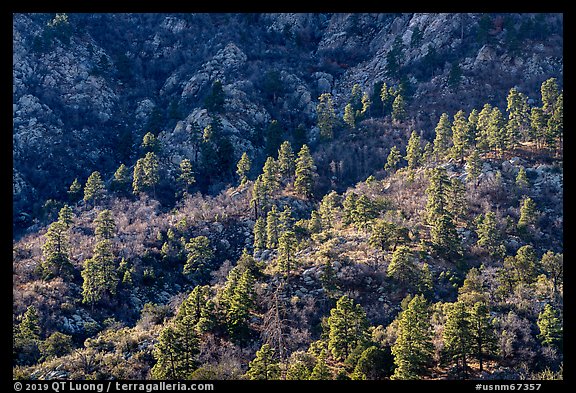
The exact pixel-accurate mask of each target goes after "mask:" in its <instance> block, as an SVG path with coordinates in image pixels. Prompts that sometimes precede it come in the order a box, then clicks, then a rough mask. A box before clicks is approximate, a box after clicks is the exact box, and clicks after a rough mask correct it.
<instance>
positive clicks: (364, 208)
mask: <svg viewBox="0 0 576 393" xmlns="http://www.w3.org/2000/svg"><path fill="white" fill-rule="evenodd" d="M352 214H353V216H352V219H353V222H354V225H355V226H356V227H357V228H358V229H359V230H364V231H365V230H366V229H367V228H368V226H369V224H370V222H371V221H372V220H373V219H374V218H375V217H376V216H377V211H376V209H375V207H374V203H373V202H372V201H371V200H370V199H369V198H368V197H367V196H366V195H360V197H359V198H358V200H356V205H355V206H354V210H353V213H352Z"/></svg>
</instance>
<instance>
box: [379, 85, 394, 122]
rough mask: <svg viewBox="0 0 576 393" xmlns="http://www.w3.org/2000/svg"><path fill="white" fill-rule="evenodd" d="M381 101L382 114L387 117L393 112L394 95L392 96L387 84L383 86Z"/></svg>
mask: <svg viewBox="0 0 576 393" xmlns="http://www.w3.org/2000/svg"><path fill="white" fill-rule="evenodd" d="M380 101H381V102H382V113H383V115H384V116H386V115H387V114H388V113H390V111H391V108H392V101H393V95H392V94H390V90H389V89H388V85H387V84H386V83H383V84H382V88H381V90H380Z"/></svg>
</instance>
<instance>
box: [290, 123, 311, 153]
mask: <svg viewBox="0 0 576 393" xmlns="http://www.w3.org/2000/svg"><path fill="white" fill-rule="evenodd" d="M292 142H293V145H294V146H292V149H293V150H294V151H300V149H302V146H304V145H305V144H307V143H308V137H307V136H306V128H304V125H303V124H299V125H298V127H296V129H295V130H294V133H293V135H292Z"/></svg>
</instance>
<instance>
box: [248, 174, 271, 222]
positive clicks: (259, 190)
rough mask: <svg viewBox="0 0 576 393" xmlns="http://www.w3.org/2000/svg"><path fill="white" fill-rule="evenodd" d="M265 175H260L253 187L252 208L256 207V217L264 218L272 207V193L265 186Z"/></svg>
mask: <svg viewBox="0 0 576 393" xmlns="http://www.w3.org/2000/svg"><path fill="white" fill-rule="evenodd" d="M263 177H264V176H263V175H258V177H257V178H256V180H255V181H254V186H253V187H252V198H251V199H250V206H251V207H254V217H255V218H259V217H263V216H264V215H265V214H266V212H267V211H268V209H269V207H270V193H269V191H268V188H267V187H266V185H265V184H264V180H263Z"/></svg>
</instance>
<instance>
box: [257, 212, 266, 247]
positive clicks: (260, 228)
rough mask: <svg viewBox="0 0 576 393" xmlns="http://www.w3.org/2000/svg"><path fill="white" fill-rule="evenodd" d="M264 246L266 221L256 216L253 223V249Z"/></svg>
mask: <svg viewBox="0 0 576 393" xmlns="http://www.w3.org/2000/svg"><path fill="white" fill-rule="evenodd" d="M265 248H266V223H265V222H264V219H263V218H262V217H258V219H257V220H256V222H255V223H254V251H258V250H263V249H265Z"/></svg>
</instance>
